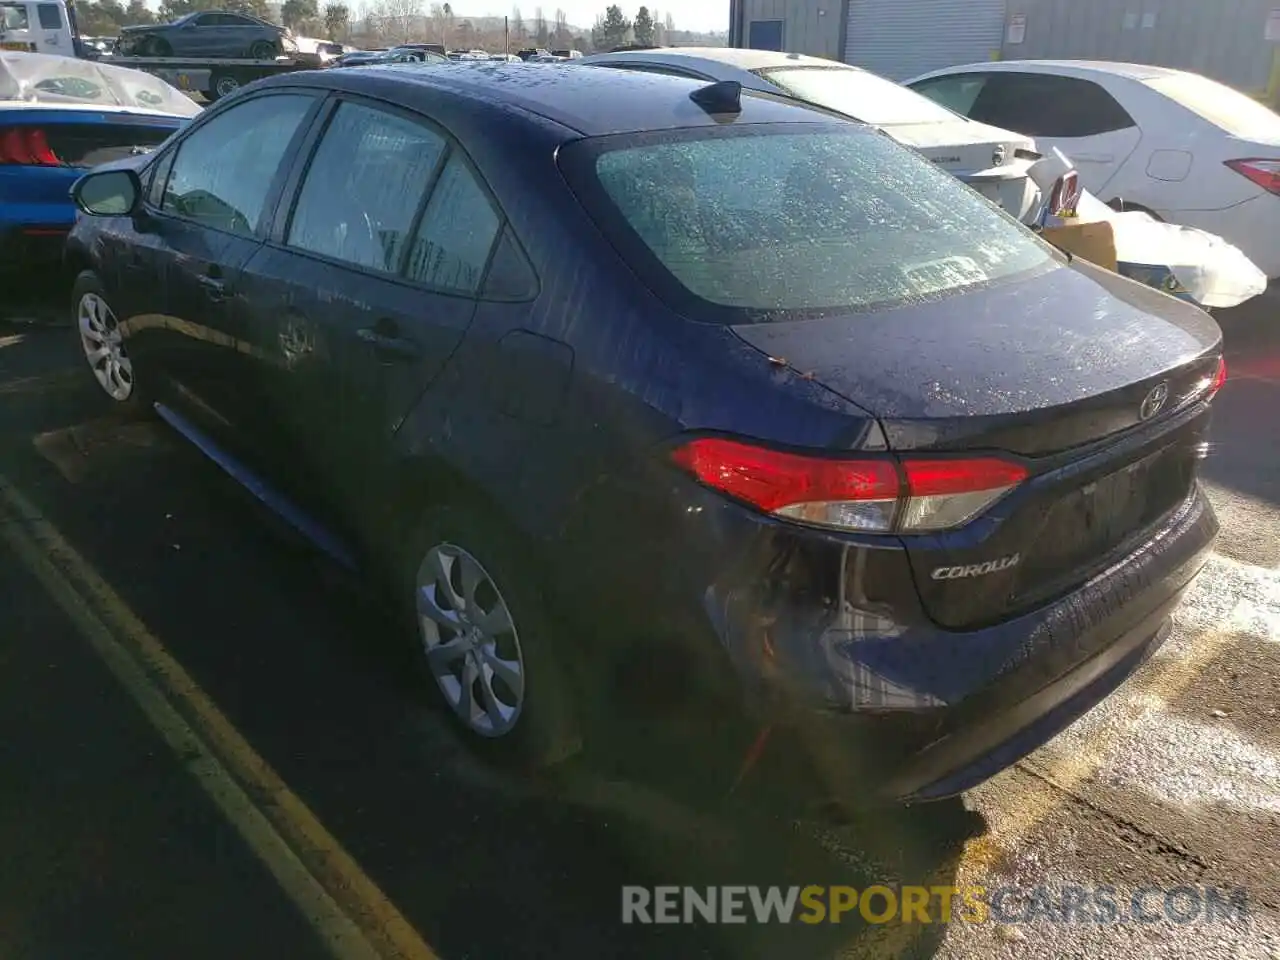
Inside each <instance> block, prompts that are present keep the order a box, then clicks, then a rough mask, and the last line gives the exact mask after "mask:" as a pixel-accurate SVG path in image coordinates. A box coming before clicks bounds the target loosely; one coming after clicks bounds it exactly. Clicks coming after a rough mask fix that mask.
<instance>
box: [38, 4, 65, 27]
mask: <svg viewBox="0 0 1280 960" xmlns="http://www.w3.org/2000/svg"><path fill="white" fill-rule="evenodd" d="M36 11H37V16H39V17H40V29H41V30H61V29H62V11H61V10H59V9H58V5H57V4H56V3H42V4H40V5H39V6H38V7H36Z"/></svg>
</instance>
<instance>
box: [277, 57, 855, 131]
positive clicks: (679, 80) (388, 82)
mask: <svg viewBox="0 0 1280 960" xmlns="http://www.w3.org/2000/svg"><path fill="white" fill-rule="evenodd" d="M261 85H262V86H263V87H265V86H271V87H278V86H294V85H298V86H302V85H306V86H323V87H328V88H331V89H341V90H349V91H350V92H352V93H360V92H366V93H371V94H374V95H376V96H379V97H383V98H386V99H388V100H400V101H401V102H402V103H404V105H406V106H409V107H412V106H413V105H414V101H415V100H417V99H419V98H423V99H429V98H431V95H432V94H437V95H438V94H441V93H443V94H446V95H450V96H452V97H454V98H456V99H457V100H459V101H466V102H467V103H468V106H469V109H470V111H471V112H472V113H473V114H477V115H478V114H481V113H484V112H488V111H492V112H493V114H495V115H496V114H501V113H505V114H507V115H510V112H511V111H512V109H517V110H521V111H524V112H525V113H527V114H533V115H535V116H538V117H542V118H544V119H546V120H550V121H553V122H555V123H557V124H559V125H560V126H562V127H566V128H568V129H570V130H572V131H574V132H576V133H579V134H581V135H583V136H590V137H595V136H605V135H608V134H613V133H635V132H639V131H645V130H674V129H679V128H684V127H714V126H719V125H723V123H724V122H725V121H724V117H723V115H722V116H720V117H719V119H717V118H715V117H712V116H710V115H708V114H707V113H706V111H704V110H703V109H702V108H701V107H699V106H698V105H697V104H696V103H694V102H693V101H692V100H691V99H690V98H689V94H691V93H693V92H694V91H695V90H698V89H700V88H702V87H705V86H706V84H704V83H702V82H701V81H698V80H687V79H685V78H683V77H670V76H665V75H662V74H654V73H645V72H642V71H629V70H591V69H587V68H585V67H581V66H578V65H576V64H570V63H568V62H566V61H561V62H559V63H499V62H495V61H490V60H477V61H471V62H467V61H462V62H455V63H450V64H447V65H445V64H440V65H438V66H420V65H416V64H410V65H390V66H361V67H351V68H349V69H346V70H333V71H329V70H325V71H302V72H298V73H288V74H283V75H281V76H277V77H272V78H270V79H268V80H265V81H262V84H261ZM427 112H430V111H427ZM495 118H496V117H495ZM476 119H477V120H479V119H480V118H479V116H477V117H476ZM732 122H734V123H738V124H755V123H806V122H807V123H832V122H842V121H833V119H832V117H831V116H830V115H829V114H827V113H823V112H820V111H818V110H814V109H812V108H810V107H807V106H804V105H803V104H799V103H796V102H794V101H790V100H788V99H786V98H785V97H774V96H771V95H769V94H760V93H754V92H752V93H747V92H744V93H743V96H742V112H741V113H740V114H739V115H738V116H737V117H736V118H735V119H734V120H733V121H732Z"/></svg>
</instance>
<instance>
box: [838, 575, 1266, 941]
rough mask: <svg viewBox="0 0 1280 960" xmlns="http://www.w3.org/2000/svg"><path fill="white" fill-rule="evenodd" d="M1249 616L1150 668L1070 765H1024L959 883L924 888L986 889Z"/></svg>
mask: <svg viewBox="0 0 1280 960" xmlns="http://www.w3.org/2000/svg"><path fill="white" fill-rule="evenodd" d="M1215 559H1217V557H1216V555H1215ZM1205 572H1206V573H1208V572H1209V571H1208V570H1206V571H1205ZM1249 608H1250V604H1249V603H1248V602H1247V601H1244V600H1241V601H1240V602H1238V603H1237V604H1236V605H1235V606H1234V607H1233V608H1232V610H1231V613H1230V615H1228V616H1227V618H1226V619H1225V620H1224V621H1223V623H1222V624H1221V625H1220V626H1218V627H1216V628H1214V629H1212V630H1208V631H1205V632H1204V633H1203V634H1202V635H1201V636H1199V637H1197V638H1196V640H1195V642H1194V643H1193V644H1192V645H1191V647H1190V649H1189V650H1188V651H1187V652H1186V654H1185V655H1182V656H1179V657H1167V658H1162V659H1156V660H1152V661H1149V662H1148V663H1147V665H1146V667H1145V668H1144V669H1143V670H1142V671H1141V672H1140V673H1138V674H1137V675H1136V676H1134V677H1132V678H1131V679H1130V680H1129V681H1128V682H1127V683H1126V684H1125V685H1124V686H1122V687H1121V688H1120V690H1119V691H1117V692H1116V694H1114V696H1115V697H1116V699H1117V701H1118V702H1117V704H1116V706H1115V707H1113V708H1110V709H1111V710H1112V715H1113V716H1114V717H1115V722H1114V723H1112V724H1111V725H1110V730H1111V731H1113V732H1112V733H1111V735H1109V736H1098V737H1095V738H1091V739H1090V741H1089V748H1088V749H1087V750H1086V751H1082V752H1080V753H1076V754H1073V755H1071V756H1069V757H1064V758H1063V759H1061V760H1058V761H1056V762H1053V763H1050V764H1047V765H1046V766H1045V767H1043V768H1039V767H1038V766H1033V765H1032V764H1031V763H1030V762H1028V761H1023V762H1022V763H1020V764H1018V767H1019V768H1020V769H1022V770H1024V771H1026V772H1029V773H1030V774H1031V775H1032V776H1031V778H1026V777H1023V778H1021V779H1020V780H1012V779H1011V778H1007V777H1006V778H1005V783H1002V785H1001V786H1002V789H1001V791H1000V793H999V795H998V798H997V799H996V802H995V806H996V807H997V810H998V812H999V817H998V821H997V822H996V823H993V824H992V825H991V829H990V831H989V832H988V833H986V834H984V835H983V836H981V837H978V838H976V839H974V840H971V841H969V843H968V844H966V846H965V852H964V855H963V856H962V857H961V858H960V862H959V864H958V866H957V867H956V868H955V874H954V879H953V877H952V876H951V875H949V874H950V871H949V870H947V869H946V868H945V867H944V868H943V869H942V872H940V873H938V874H937V875H935V876H934V877H932V878H930V879H929V880H927V881H926V884H927V885H928V884H939V885H950V884H951V883H953V882H959V883H981V882H982V880H983V877H982V874H983V873H984V872H985V871H988V870H990V869H991V868H993V867H995V866H996V865H997V864H998V863H999V861H1000V858H1001V856H1002V855H1003V854H1004V852H1005V851H1006V850H1007V849H1008V848H1009V847H1011V846H1012V845H1013V844H1015V843H1017V842H1018V841H1020V840H1023V839H1025V838H1026V837H1027V835H1028V834H1030V833H1031V831H1032V830H1034V829H1035V828H1036V826H1038V825H1039V824H1041V823H1043V822H1045V821H1046V820H1047V819H1048V818H1049V817H1050V816H1051V815H1052V814H1053V813H1054V812H1055V811H1056V810H1058V809H1060V808H1061V807H1063V806H1065V805H1066V804H1067V803H1069V802H1070V801H1071V800H1072V799H1073V797H1074V796H1075V795H1076V791H1077V789H1078V788H1079V787H1080V785H1081V784H1082V783H1084V782H1085V781H1086V780H1088V779H1089V778H1090V777H1091V776H1092V775H1093V774H1094V772H1096V771H1097V770H1098V768H1099V767H1100V766H1101V765H1102V763H1103V762H1104V761H1105V760H1106V758H1107V755H1108V753H1109V752H1110V751H1111V750H1112V748H1113V747H1114V746H1115V745H1116V743H1117V742H1118V741H1119V739H1120V737H1121V736H1122V735H1123V734H1124V732H1125V731H1127V730H1128V729H1130V728H1131V727H1132V726H1133V725H1134V724H1135V723H1136V722H1137V721H1138V720H1140V719H1141V718H1142V715H1143V714H1144V713H1145V712H1146V711H1147V709H1148V706H1147V704H1148V703H1149V702H1150V697H1155V698H1157V699H1159V700H1161V701H1162V702H1165V703H1167V702H1169V701H1172V700H1175V699H1177V697H1178V696H1179V695H1180V694H1181V693H1183V692H1184V691H1185V690H1186V689H1187V688H1188V687H1190V686H1191V684H1193V683H1194V682H1195V681H1196V680H1197V679H1198V678H1199V676H1200V674H1201V673H1203V672H1204V669H1205V667H1207V666H1208V665H1209V664H1210V663H1211V662H1212V661H1213V659H1214V658H1215V657H1216V656H1217V655H1218V653H1219V652H1220V651H1221V650H1222V649H1223V647H1225V646H1227V645H1228V644H1229V643H1230V642H1231V640H1232V639H1233V638H1234V637H1235V636H1236V634H1237V631H1238V630H1239V629H1240V628H1241V627H1242V626H1243V625H1244V624H1245V622H1246V619H1247V616H1248V613H1249ZM1138 690H1140V691H1142V692H1143V693H1145V694H1149V695H1150V697H1142V698H1136V697H1132V696H1128V697H1126V696H1125V694H1126V692H1128V693H1129V694H1132V693H1134V692H1136V691H1138ZM913 882H914V881H913ZM920 934H921V930H920V928H918V927H914V926H911V925H906V924H893V925H884V926H876V927H869V928H867V929H866V930H864V931H863V932H861V933H860V934H859V935H857V936H855V937H854V938H853V939H852V940H851V941H850V942H849V943H848V944H847V945H846V946H845V947H844V948H843V949H842V950H841V951H840V953H839V956H840V957H841V958H842V960H860V958H864V957H867V958H869V957H873V956H874V957H898V956H902V955H903V954H905V953H906V952H907V951H908V949H909V948H910V947H911V945H912V944H913V942H914V941H915V940H916V939H917V938H918V937H919V936H920Z"/></svg>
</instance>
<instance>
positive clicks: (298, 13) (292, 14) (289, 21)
mask: <svg viewBox="0 0 1280 960" xmlns="http://www.w3.org/2000/svg"><path fill="white" fill-rule="evenodd" d="M319 15H320V10H319V8H318V7H317V5H316V0H284V3H282V4H281V5H280V19H281V20H283V21H284V25H285V26H286V27H289V28H290V29H296V28H297V27H298V26H299V25H300V24H301V23H302V22H303V21H304V20H314V19H315V18H316V17H318V16H319Z"/></svg>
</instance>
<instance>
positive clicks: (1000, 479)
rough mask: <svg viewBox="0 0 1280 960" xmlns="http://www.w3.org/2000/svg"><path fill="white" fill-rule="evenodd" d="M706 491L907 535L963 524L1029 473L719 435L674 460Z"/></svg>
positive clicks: (1013, 467)
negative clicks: (854, 455)
mask: <svg viewBox="0 0 1280 960" xmlns="http://www.w3.org/2000/svg"><path fill="white" fill-rule="evenodd" d="M671 458H672V460H673V461H674V462H675V463H676V465H677V466H679V467H681V468H682V469H684V470H686V471H687V472H688V473H690V474H692V475H693V476H694V477H695V478H697V479H698V480H699V481H701V482H702V483H704V484H706V485H707V486H709V487H711V488H713V489H715V490H719V491H720V492H721V493H724V494H727V495H728V496H731V497H733V498H735V499H737V500H742V501H744V502H746V503H749V504H751V505H752V506H754V507H756V508H757V509H759V510H762V511H764V512H765V513H771V514H773V515H775V516H778V517H782V518H785V519H788V520H794V521H798V522H800V523H809V524H814V525H816V526H822V527H833V528H838V529H845V530H866V531H870V532H881V533H884V532H889V531H891V530H895V529H896V530H899V531H902V532H904V533H913V532H922V531H927V530H942V529H946V528H948V527H954V526H959V525H960V524H962V523H965V522H966V521H968V520H970V519H972V518H973V517H974V516H976V515H977V514H978V513H980V512H981V511H982V510H985V509H986V508H987V507H989V506H990V505H991V504H993V503H994V502H995V501H996V500H998V499H999V498H1000V497H1002V496H1004V494H1005V493H1007V492H1008V491H1009V490H1010V489H1012V488H1013V487H1015V486H1017V485H1018V484H1019V483H1021V482H1022V481H1023V480H1024V479H1025V478H1026V476H1027V471H1026V469H1025V468H1023V467H1022V466H1019V465H1018V464H1016V463H1010V462H1008V461H1005V460H1000V459H996V458H990V457H985V458H978V459H947V460H941V459H927V460H926V459H910V458H908V459H904V460H902V461H901V470H902V472H901V474H900V473H899V464H898V463H897V462H895V461H893V460H889V459H884V458H880V459H857V460H854V459H833V458H829V457H811V456H805V455H801V454H794V453H781V452H779V451H777V450H769V449H766V448H763V447H757V446H755V445H753V444H748V443H742V442H739V441H736V440H726V439H722V438H718V437H704V438H700V439H697V440H691V441H689V442H688V443H686V444H684V445H683V446H680V447H678V448H676V449H675V450H674V451H673V452H672V454H671Z"/></svg>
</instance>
